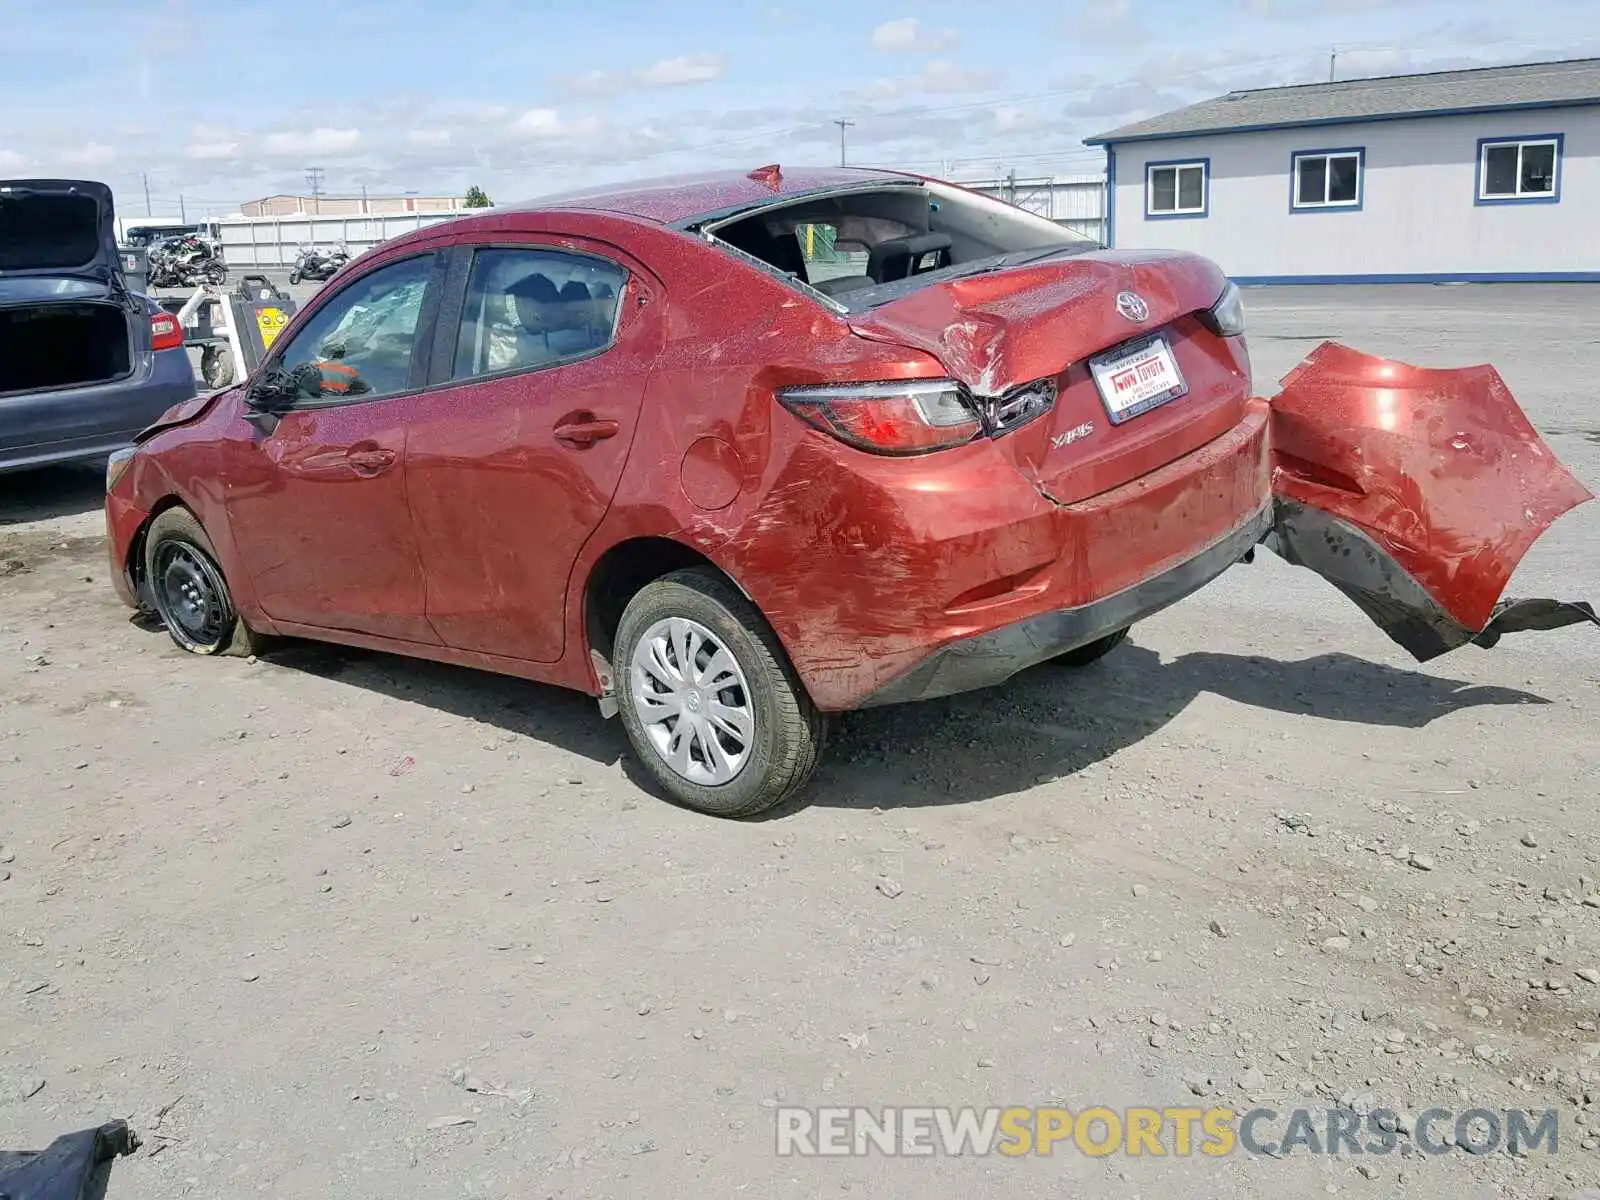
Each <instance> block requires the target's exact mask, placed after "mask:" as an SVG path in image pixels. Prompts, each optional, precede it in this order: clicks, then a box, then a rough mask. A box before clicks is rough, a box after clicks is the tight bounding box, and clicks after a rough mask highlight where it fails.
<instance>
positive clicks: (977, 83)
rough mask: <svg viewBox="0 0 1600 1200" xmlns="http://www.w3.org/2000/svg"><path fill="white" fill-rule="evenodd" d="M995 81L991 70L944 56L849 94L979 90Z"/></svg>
mask: <svg viewBox="0 0 1600 1200" xmlns="http://www.w3.org/2000/svg"><path fill="white" fill-rule="evenodd" d="M998 81H999V76H998V75H996V74H995V73H994V72H993V71H983V70H978V69H975V68H968V67H958V66H956V65H955V64H954V63H953V62H950V61H949V60H948V59H943V58H935V59H932V60H931V61H929V62H928V63H927V64H926V65H925V66H924V67H923V68H922V69H921V70H920V71H918V72H917V73H916V74H914V75H907V76H905V77H904V78H901V79H880V80H878V81H877V82H876V83H872V84H868V85H867V86H866V87H864V88H859V89H857V90H856V91H855V92H854V93H852V94H853V95H854V96H856V97H858V98H860V99H863V100H894V99H897V98H898V97H901V96H911V95H917V94H919V93H920V94H926V93H930V92H981V91H982V90H983V89H984V88H987V87H992V86H994V84H995V83H997V82H998Z"/></svg>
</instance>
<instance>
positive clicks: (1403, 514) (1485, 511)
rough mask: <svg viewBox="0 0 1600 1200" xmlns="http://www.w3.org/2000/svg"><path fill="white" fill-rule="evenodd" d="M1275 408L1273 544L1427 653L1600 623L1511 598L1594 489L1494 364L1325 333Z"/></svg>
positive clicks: (1569, 607) (1584, 614)
mask: <svg viewBox="0 0 1600 1200" xmlns="http://www.w3.org/2000/svg"><path fill="white" fill-rule="evenodd" d="M1271 411H1272V424H1271V436H1272V491H1273V497H1274V501H1275V504H1276V519H1275V521H1274V524H1273V529H1272V531H1271V533H1269V534H1268V536H1267V539H1266V545H1267V546H1268V547H1269V548H1270V549H1273V550H1274V551H1276V552H1277V553H1278V554H1279V555H1281V556H1282V557H1283V558H1284V559H1286V560H1287V561H1289V562H1292V563H1296V564H1298V565H1300V566H1305V567H1308V568H1310V569H1311V570H1313V571H1315V572H1316V573H1317V574H1319V575H1321V576H1323V577H1324V578H1325V579H1327V580H1328V581H1329V582H1330V583H1332V584H1333V585H1334V586H1335V587H1337V588H1338V589H1339V590H1340V591H1342V592H1343V593H1344V594H1345V595H1347V596H1349V597H1350V599H1352V600H1353V601H1355V603H1356V604H1357V605H1359V606H1360V607H1361V609H1362V611H1363V612H1365V613H1366V614H1367V615H1368V616H1369V617H1371V618H1372V620H1373V621H1374V622H1376V623H1377V624H1378V626H1379V627H1380V628H1382V629H1383V631H1384V632H1385V633H1387V634H1388V635H1389V637H1390V638H1392V639H1393V640H1394V641H1395V642H1397V643H1398V644H1399V645H1401V646H1402V647H1404V648H1405V649H1406V650H1407V651H1409V652H1410V653H1411V654H1412V656H1413V657H1415V658H1416V659H1417V660H1418V661H1420V662H1426V661H1428V660H1429V659H1432V658H1435V657H1437V656H1438V655H1440V654H1444V653H1445V652H1447V651H1449V650H1453V649H1455V648H1456V647H1458V646H1462V645H1465V644H1467V643H1468V642H1476V643H1477V644H1479V645H1484V646H1491V645H1493V644H1494V643H1495V642H1496V641H1498V640H1499V637H1500V635H1501V634H1503V633H1508V632H1512V631H1514V630H1519V629H1554V628H1559V627H1561V626H1564V625H1571V624H1576V623H1579V622H1583V621H1590V622H1595V623H1597V624H1600V620H1597V619H1596V617H1595V613H1594V610H1593V608H1592V607H1591V606H1590V605H1588V604H1586V603H1581V602H1566V601H1555V600H1505V601H1503V600H1502V599H1501V594H1502V593H1503V592H1504V590H1505V587H1506V585H1507V584H1508V583H1509V582H1510V581H1511V576H1512V573H1513V572H1514V571H1515V570H1516V568H1517V564H1518V563H1519V562H1521V561H1522V559H1523V557H1524V556H1525V555H1526V554H1527V552H1528V550H1529V548H1530V547H1531V546H1532V545H1533V543H1534V542H1535V541H1537V540H1538V538H1539V537H1540V535H1541V534H1543V533H1544V531H1545V530H1546V529H1548V528H1549V527H1550V525H1551V524H1552V523H1554V522H1555V520H1556V519H1557V518H1559V517H1560V516H1562V515H1563V514H1565V513H1567V512H1569V511H1570V510H1571V509H1573V508H1575V507H1577V506H1578V505H1579V504H1582V503H1583V502H1584V501H1586V500H1590V499H1593V496H1592V495H1591V493H1590V492H1589V490H1588V489H1587V488H1585V487H1584V486H1583V485H1582V484H1581V483H1579V482H1578V480H1577V479H1575V478H1574V477H1573V476H1572V474H1571V472H1569V471H1568V470H1567V469H1566V467H1564V466H1563V465H1562V464H1561V462H1560V461H1559V460H1558V459H1557V458H1556V456H1555V454H1554V453H1553V452H1552V451H1551V449H1550V447H1549V446H1548V445H1546V444H1545V441H1544V439H1543V438H1541V437H1540V436H1539V434H1538V432H1537V431H1536V430H1535V429H1534V428H1533V426H1532V424H1531V423H1530V422H1529V421H1528V418H1527V416H1526V415H1525V414H1524V413H1523V411H1522V409H1521V407H1520V406H1519V405H1518V404H1517V402H1516V400H1515V398H1513V397H1512V395H1511V391H1510V389H1509V388H1507V387H1506V384H1505V381H1504V380H1503V379H1502V378H1501V377H1500V375H1499V373H1498V372H1497V371H1496V370H1495V369H1494V368H1493V367H1491V366H1475V367H1462V368H1458V369H1451V370H1433V369H1428V368H1423V367H1414V366H1409V365H1407V364H1404V363H1398V362H1391V361H1388V360H1386V359H1381V358H1375V357H1373V356H1372V355H1368V354H1362V353H1360V352H1359V351H1356V350H1352V349H1350V348H1349V347H1347V346H1342V345H1339V344H1337V343H1334V342H1326V343H1324V344H1323V345H1322V346H1320V347H1318V348H1317V349H1316V350H1315V351H1314V352H1313V353H1312V354H1311V355H1310V357H1308V358H1307V359H1306V360H1305V361H1304V362H1302V363H1301V364H1300V365H1299V366H1298V367H1296V368H1295V369H1294V370H1293V371H1292V372H1291V373H1290V374H1289V375H1288V377H1287V378H1286V379H1285V380H1284V384H1283V390H1282V391H1281V392H1280V393H1279V394H1278V395H1277V396H1275V397H1273V399H1272V401H1271Z"/></svg>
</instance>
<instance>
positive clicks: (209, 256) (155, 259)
mask: <svg viewBox="0 0 1600 1200" xmlns="http://www.w3.org/2000/svg"><path fill="white" fill-rule="evenodd" d="M148 266H149V275H148V280H149V283H150V286H151V287H194V286H196V285H197V284H202V283H222V282H223V281H225V280H226V279H227V278H228V266H227V264H226V263H224V262H223V261H222V259H221V257H220V256H218V254H217V253H216V251H215V250H213V249H212V248H211V246H210V245H209V244H207V243H206V242H205V241H203V240H202V239H200V238H198V237H196V236H194V235H193V234H189V235H187V236H185V237H180V238H173V239H171V240H170V241H165V242H161V243H159V244H158V245H156V246H154V247H152V249H151V250H150V256H149V260H148Z"/></svg>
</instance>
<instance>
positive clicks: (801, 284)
mask: <svg viewBox="0 0 1600 1200" xmlns="http://www.w3.org/2000/svg"><path fill="white" fill-rule="evenodd" d="M819 226H820V227H826V228H827V230H828V233H827V235H826V236H824V237H823V238H821V239H820V241H822V242H823V243H825V244H826V245H828V246H833V247H835V248H838V247H853V246H859V247H860V248H861V249H860V250H859V251H855V252H853V254H852V253H850V252H846V253H844V254H842V255H841V254H839V253H832V252H830V254H829V256H828V259H827V261H826V263H822V264H817V263H815V262H814V261H808V260H807V257H806V254H805V250H806V247H807V244H808V243H809V244H810V245H811V248H812V249H813V250H815V247H816V245H817V243H818V241H819V239H818V237H817V236H816V234H815V232H814V230H815V229H816V228H817V227H819ZM815 266H820V267H823V268H825V269H817V270H815V271H814V270H813V268H814V267H815ZM824 276H826V277H824ZM1243 332H1244V312H1243V306H1242V303H1241V301H1240V297H1239V292H1238V289H1237V288H1235V287H1234V286H1233V285H1232V284H1230V283H1229V282H1228V280H1227V279H1226V278H1225V277H1224V275H1223V273H1222V272H1221V270H1219V269H1218V268H1217V267H1216V266H1215V265H1214V264H1212V263H1210V262H1208V261H1207V260H1205V259H1203V258H1200V257H1197V256H1195V255H1192V254H1183V253H1152V252H1140V253H1116V252H1112V251H1104V250H1099V249H1097V247H1096V246H1095V245H1094V244H1093V243H1088V242H1085V241H1083V240H1082V239H1079V238H1076V237H1074V236H1073V235H1071V234H1069V233H1067V232H1066V231H1064V230H1062V229H1060V228H1059V227H1057V226H1056V225H1054V224H1052V223H1051V222H1049V221H1046V220H1045V219H1044V218H1042V217H1038V216H1035V215H1033V214H1031V213H1027V212H1024V211H1022V210H1021V209H1018V208H1014V207H1010V206H1007V205H1004V204H1002V203H1000V202H999V201H996V200H992V199H990V198H988V197H985V196H981V195H976V194H974V193H971V192H967V191H964V190H962V189H960V188H957V187H952V186H950V185H947V184H941V183H938V182H936V181H931V180H924V179H918V178H913V177H909V176H904V175H895V174H889V173H884V172H870V171H844V170H841V171H834V170H825V171H805V172H801V171H796V172H793V173H792V174H785V173H781V172H779V171H778V170H777V169H776V168H769V169H765V170H760V171H756V172H754V173H752V174H751V175H748V176H746V175H743V174H733V175H722V176H713V177H709V178H705V179H699V180H683V179H677V180H670V181H665V182H661V183H655V184H646V185H640V186H638V187H635V188H632V189H612V190H609V191H606V192H598V193H589V194H587V195H582V196H568V197H563V198H560V199H556V200H551V201H546V202H544V203H541V204H536V205H531V206H528V207H525V208H496V209H492V210H488V211H485V212H484V213H482V214H479V215H474V216H471V217H464V218H461V219H459V220H456V221H452V222H451V223H449V224H448V225H447V226H441V227H434V228H431V229H424V230H420V231H418V232H416V233H412V234H407V235H406V236H404V237H401V238H398V239H396V240H394V241H392V242H388V243H385V244H384V245H382V246H380V247H378V248H377V249H375V250H373V251H371V252H370V253H368V254H367V255H365V256H364V257H363V258H362V259H361V260H359V261H358V262H356V263H352V264H351V266H349V267H348V268H346V269H345V271H344V272H342V273H341V274H340V275H339V276H337V277H336V278H335V279H334V280H333V281H332V282H331V283H330V284H329V285H328V286H327V287H326V288H324V289H323V290H322V292H321V293H320V294H319V295H318V296H317V297H316V298H315V300H313V301H312V302H311V303H310V304H309V305H308V306H307V308H306V309H305V310H304V311H303V312H302V313H300V315H299V316H298V317H297V318H296V319H295V321H294V323H293V324H292V325H291V326H290V327H289V328H288V329H286V330H285V331H284V333H283V335H282V336H280V337H279V338H278V339H277V340H276V341H275V342H274V343H273V346H272V350H271V352H270V354H269V355H268V356H267V359H266V361H265V362H264V363H263V364H262V365H261V367H260V368H259V369H258V370H257V371H256V373H255V375H254V377H253V378H252V379H251V380H250V382H249V383H248V384H247V385H245V386H242V387H238V388H235V389H231V390H229V391H225V392H221V393H218V394H217V395H215V396H211V397H207V398H205V399H200V400H196V401H193V402H192V403H190V404H187V405H184V406H182V407H180V408H179V409H176V410H174V411H173V412H172V413H170V414H168V415H167V417H166V418H164V419H163V420H162V421H161V422H160V423H159V424H158V425H157V426H155V427H153V428H151V429H150V430H148V431H146V433H144V434H143V435H141V437H140V439H139V443H138V445H137V446H136V447H135V448H132V449H129V450H126V451H119V452H118V453H117V454H116V455H114V456H113V458H112V461H111V463H110V464H109V466H108V469H107V495H106V511H107V517H108V525H109V528H110V531H111V558H112V565H113V578H114V580H115V581H116V587H117V589H118V591H119V594H120V595H121V596H122V598H123V599H124V600H125V601H127V602H128V603H129V604H132V605H136V606H142V607H147V608H151V609H154V611H156V612H157V613H159V614H160V616H161V618H162V620H163V621H164V622H165V624H166V626H167V628H168V630H169V632H170V633H171V635H172V637H173V639H174V640H175V641H176V642H177V643H178V645H179V646H181V647H183V648H184V649H185V650H189V651H192V652H195V653H199V654H215V653H219V652H222V651H227V650H244V651H248V650H249V649H250V648H251V647H252V646H254V645H256V644H257V639H258V637H260V636H261V635H273V634H279V635H288V636H297V637H310V638H319V639H323V640H326V641H333V642H343V643H348V644H351V645H356V646H365V647H370V648H374V649H381V650H386V651H392V652H395V653H399V654H406V655H412V656H415V657H421V658H431V659H439V660H443V661H446V662H453V663H459V664H464V665H468V666H473V667H480V668H485V669H488V670H492V671H501V672H506V673H509V674H512V675H520V676H524V677H527V678H531V679H538V680H544V681H547V682H550V683H556V684H560V685H563V686H566V687H571V688H577V689H581V690H584V691H587V692H589V693H591V694H593V695H595V696H597V697H599V698H600V701H601V707H602V711H603V712H607V713H620V715H621V717H622V721H623V725H624V727H625V729H626V731H627V734H628V737H629V739H630V740H631V741H632V743H633V745H634V748H635V750H636V752H637V754H638V757H639V761H640V762H641V763H642V764H643V766H644V768H645V770H646V771H647V772H648V773H649V774H650V775H651V777H652V778H653V779H654V780H655V781H656V783H657V784H659V786H660V787H661V789H662V790H664V791H666V792H667V793H668V794H670V795H672V796H673V797H674V798H676V799H677V800H678V801H680V802H682V803H684V804H688V805H692V806H694V807H696V808H699V809H702V810H705V811H708V812H713V813H719V814H729V815H731V814H746V813H753V812H757V811H760V810H761V809H764V808H768V807H770V806H772V805H774V804H776V803H778V802H780V801H782V800H783V799H784V798H785V797H787V796H790V795H792V794H794V793H795V792H796V791H797V790H798V789H799V788H800V786H801V785H802V784H803V783H804V782H805V780H806V777H807V776H808V775H809V774H810V773H811V771H812V769H813V767H814V766H815V765H816V763H817V760H818V756H819V754H820V752H821V750H822V748H823V742H824V739H825V736H826V733H827V731H828V729H829V726H830V724H831V721H830V718H831V716H832V715H833V714H836V713H840V712H846V711H849V710H852V709H860V708H867V707H872V706H875V705H880V704H893V703H901V702H906V701H916V700H923V699H928V698H931V697H937V696H947V695H950V694H953V693H956V692H963V691H970V690H973V689H976V688H982V687H986V686H989V685H992V684H997V683H1001V682H1003V681H1004V680H1006V679H1008V678H1010V677H1011V676H1012V675H1015V674H1016V673H1017V672H1018V671H1021V670H1023V669H1024V668H1027V667H1030V666H1033V665H1035V664H1037V663H1042V662H1044V661H1046V660H1050V659H1053V660H1055V661H1056V662H1058V663H1059V664H1061V665H1064V666H1081V665H1084V664H1086V663H1089V662H1092V661H1094V660H1095V659H1097V658H1099V657H1101V656H1102V655H1104V654H1106V653H1108V652H1109V651H1111V650H1113V649H1114V648H1115V647H1116V646H1117V645H1118V643H1120V642H1121V641H1122V640H1123V636H1124V634H1125V633H1126V631H1127V629H1128V627H1129V626H1130V625H1132V624H1133V623H1134V622H1135V621H1139V620H1142V619H1143V618H1145V617H1147V616H1149V615H1151V614H1152V613H1155V612H1157V611H1159V610H1160V609H1162V608H1164V607H1165V606H1166V605H1168V604H1171V603H1173V602H1175V601H1177V600H1179V599H1181V598H1182V597H1184V596H1186V595H1188V594H1189V593H1190V592H1193V591H1194V590H1196V589H1197V588H1200V587H1202V586H1204V585H1206V584H1207V583H1209V582H1210V581H1211V580H1212V579H1214V578H1216V577H1217V576H1218V575H1220V574H1222V573H1223V571H1225V570H1227V569H1228V568H1229V567H1230V566H1231V565H1232V564H1233V563H1235V562H1238V561H1240V560H1241V559H1244V558H1247V557H1249V556H1250V555H1251V554H1252V553H1253V550H1254V547H1255V546H1256V544H1257V543H1258V542H1259V541H1261V540H1262V539H1263V538H1264V537H1267V536H1270V537H1271V538H1273V539H1274V542H1273V544H1274V546H1275V547H1276V548H1277V549H1279V550H1280V551H1281V552H1282V553H1284V555H1285V556H1286V557H1288V558H1290V559H1291V560H1292V561H1295V562H1299V563H1303V564H1304V565H1306V566H1308V567H1310V568H1311V569H1313V570H1315V571H1317V572H1318V573H1320V574H1322V575H1324V576H1326V577H1328V578H1329V579H1331V580H1332V581H1333V582H1334V583H1335V584H1336V585H1337V586H1338V587H1340V588H1341V589H1342V590H1344V591H1345V592H1346V593H1347V594H1349V595H1350V596H1351V597H1352V598H1354V599H1355V600H1356V601H1357V603H1358V604H1360V605H1361V607H1362V608H1363V609H1364V610H1365V611H1366V612H1367V613H1368V615H1370V616H1371V617H1373V619H1374V620H1376V621H1378V623H1379V624H1380V625H1382V626H1383V628H1384V629H1385V630H1386V631H1387V632H1388V633H1389V634H1390V636H1391V637H1393V638H1394V639H1395V640H1396V641H1398V642H1400V643H1401V644H1402V645H1404V646H1405V647H1406V648H1407V649H1409V650H1411V651H1412V653H1413V654H1415V655H1416V656H1417V657H1418V658H1429V657H1432V656H1434V655H1436V654H1439V653H1442V652H1444V651H1445V650H1448V649H1451V648H1453V647H1456V646H1461V645H1463V644H1466V643H1467V642H1470V641H1474V640H1479V639H1484V640H1489V641H1492V640H1493V638H1494V637H1496V636H1498V634H1499V633H1500V632H1503V631H1505V630H1507V629H1510V628H1514V627H1523V628H1525V627H1529V626H1538V627H1543V628H1549V627H1553V626H1554V625H1556V624H1561V623H1566V622H1568V621H1576V620H1588V619H1592V617H1591V615H1590V614H1589V612H1588V610H1580V609H1576V608H1572V607H1570V606H1569V607H1566V608H1561V607H1560V606H1549V605H1546V606H1544V607H1542V608H1541V607H1539V606H1537V605H1535V606H1533V607H1532V608H1528V607H1522V608H1514V609H1511V610H1505V609H1501V608H1498V607H1497V601H1498V598H1499V595H1500V592H1501V589H1502V588H1503V587H1504V586H1505V584H1506V582H1507V580H1509V578H1510V576H1511V571H1512V569H1513V568H1514V567H1515V566H1516V563H1517V561H1518V560H1519V559H1520V558H1521V557H1522V554H1523V552H1524V551H1526V549H1527V548H1528V546H1529V545H1530V544H1531V543H1532V541H1533V539H1534V538H1536V537H1537V536H1538V535H1539V533H1540V532H1541V531H1542V530H1543V529H1544V528H1545V526H1546V525H1548V524H1549V523H1550V522H1551V521H1552V520H1554V519H1555V517H1556V516H1558V515H1559V514H1560V513H1562V512H1565V511H1566V510H1567V509H1568V508H1571V507H1572V506H1573V505H1575V504H1577V503H1579V502H1580V501H1582V500H1584V499H1587V498H1588V493H1587V491H1585V490H1584V488H1583V487H1582V486H1581V485H1579V484H1578V483H1577V481H1576V480H1574V479H1573V478H1572V476H1571V475H1570V474H1568V473H1567V472H1566V470H1565V469H1564V468H1562V467H1561V466H1560V464H1559V463H1558V462H1556V460H1555V458H1554V457H1553V456H1552V455H1551V453H1550V451H1549V449H1548V447H1546V446H1544V444H1543V443H1542V442H1541V441H1540V439H1539V436H1538V434H1537V433H1536V432H1534V430H1533V428H1532V426H1530V425H1529V424H1528V423H1527V421H1526V419H1525V418H1524V417H1523V415H1522V413H1521V412H1520V411H1519V410H1518V409H1517V407H1516V405H1515V403H1514V402H1513V401H1512V400H1511V398H1510V395H1509V393H1507V392H1506V391H1505V388H1504V385H1503V383H1501V382H1500V381H1499V378H1498V376H1496V375H1494V373H1493V371H1491V370H1488V369H1487V368H1472V369H1467V370H1461V371H1419V370H1417V369H1415V368H1412V367H1407V366H1403V365H1401V364H1397V363H1389V362H1384V361H1383V360H1381V359H1374V358H1370V357H1368V356H1366V355H1362V354H1358V353H1356V352H1355V351H1353V350H1347V349H1345V348H1343V347H1339V346H1327V347H1323V348H1322V349H1321V350H1319V351H1317V352H1316V353H1315V354H1313V356H1312V357H1311V358H1310V359H1309V360H1308V361H1307V362H1306V364H1304V365H1303V366H1302V367H1301V368H1300V369H1299V370H1298V371H1297V372H1296V373H1295V374H1294V375H1293V376H1291V377H1290V379H1289V380H1288V382H1287V383H1286V386H1285V390H1284V392H1283V393H1282V394H1281V395H1279V396H1277V397H1275V398H1274V399H1273V400H1272V401H1270V402H1269V401H1267V400H1264V399H1261V398H1258V397H1256V396H1255V394H1254V391H1253V389H1252V386H1251V380H1250V370H1249V360H1248V357H1247V355H1246V351H1245V344H1244V339H1243ZM1458 447H1470V453H1468V452H1464V451H1463V450H1462V449H1459V448H1458ZM1107 703H1108V704H1109V705H1111V706H1112V707H1113V708H1114V707H1115V705H1116V704H1117V700H1116V699H1115V697H1112V698H1110V699H1108V701H1107ZM974 711H976V710H974ZM967 732H968V733H971V734H972V735H973V736H979V730H978V729H976V728H972V729H969V730H968V731H967Z"/></svg>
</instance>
